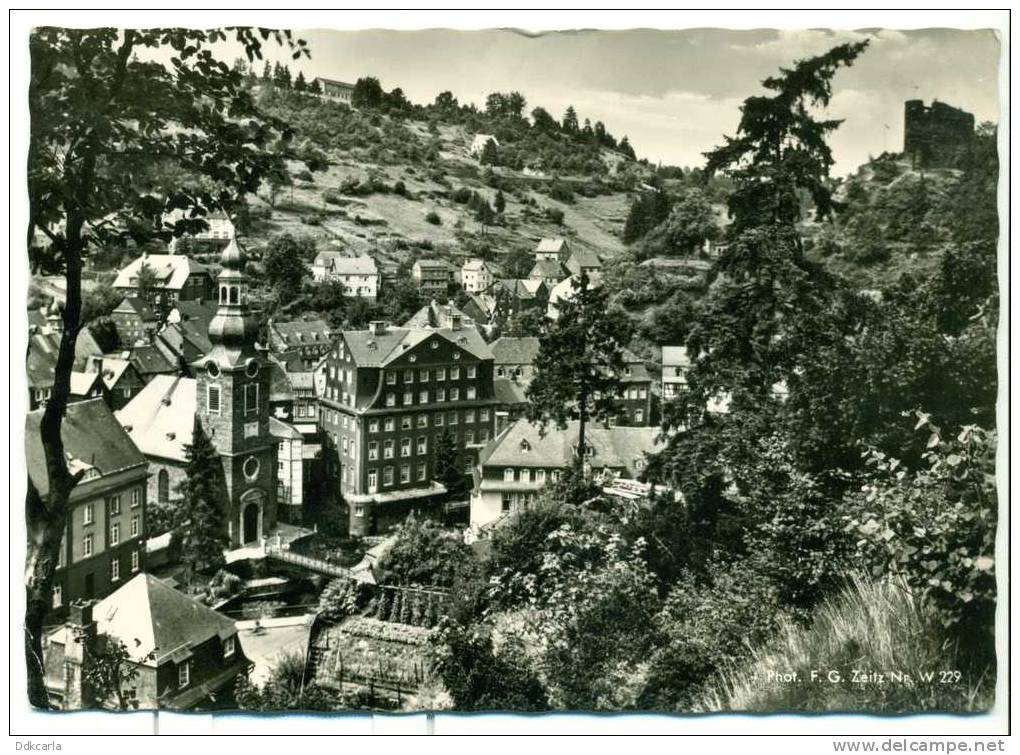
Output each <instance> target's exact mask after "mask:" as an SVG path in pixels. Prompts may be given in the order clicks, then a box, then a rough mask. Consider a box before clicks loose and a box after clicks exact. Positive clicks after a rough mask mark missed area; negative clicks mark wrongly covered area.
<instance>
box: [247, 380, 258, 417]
mask: <svg viewBox="0 0 1020 755" xmlns="http://www.w3.org/2000/svg"><path fill="white" fill-rule="evenodd" d="M258 410H259V384H258V383H248V384H247V385H246V386H244V413H245V414H250V413H252V412H257V411H258Z"/></svg>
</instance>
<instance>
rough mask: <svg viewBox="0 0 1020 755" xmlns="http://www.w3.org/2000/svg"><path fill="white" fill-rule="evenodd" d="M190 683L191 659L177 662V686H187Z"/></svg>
mask: <svg viewBox="0 0 1020 755" xmlns="http://www.w3.org/2000/svg"><path fill="white" fill-rule="evenodd" d="M189 684H191V661H184V663H179V664H177V686H178V687H187V686H188V685H189Z"/></svg>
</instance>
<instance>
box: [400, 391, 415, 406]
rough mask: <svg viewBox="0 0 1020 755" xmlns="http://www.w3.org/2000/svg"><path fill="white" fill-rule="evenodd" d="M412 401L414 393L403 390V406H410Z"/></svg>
mask: <svg viewBox="0 0 1020 755" xmlns="http://www.w3.org/2000/svg"><path fill="white" fill-rule="evenodd" d="M413 403H414V394H413V393H411V391H404V403H403V405H404V406H410V405H411V404H413Z"/></svg>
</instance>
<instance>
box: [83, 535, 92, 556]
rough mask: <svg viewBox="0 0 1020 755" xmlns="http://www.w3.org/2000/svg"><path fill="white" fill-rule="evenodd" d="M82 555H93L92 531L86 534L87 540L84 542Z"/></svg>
mask: <svg viewBox="0 0 1020 755" xmlns="http://www.w3.org/2000/svg"><path fill="white" fill-rule="evenodd" d="M82 555H83V556H86V557H88V556H91V555H92V533H91V532H90V533H88V534H87V535H85V541H84V542H83V543H82Z"/></svg>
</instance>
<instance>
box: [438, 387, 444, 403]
mask: <svg viewBox="0 0 1020 755" xmlns="http://www.w3.org/2000/svg"><path fill="white" fill-rule="evenodd" d="M436 401H437V402H439V401H446V389H445V388H440V389H439V390H438V391H436Z"/></svg>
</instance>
